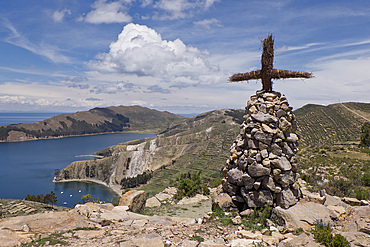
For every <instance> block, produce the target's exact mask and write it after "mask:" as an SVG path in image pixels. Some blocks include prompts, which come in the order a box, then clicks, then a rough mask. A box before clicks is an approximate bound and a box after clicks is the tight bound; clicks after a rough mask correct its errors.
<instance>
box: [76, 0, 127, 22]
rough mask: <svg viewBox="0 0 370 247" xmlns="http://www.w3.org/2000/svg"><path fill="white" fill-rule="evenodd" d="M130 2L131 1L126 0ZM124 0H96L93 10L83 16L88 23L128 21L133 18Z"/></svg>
mask: <svg viewBox="0 0 370 247" xmlns="http://www.w3.org/2000/svg"><path fill="white" fill-rule="evenodd" d="M124 2H126V3H130V2H131V1H129V0H127V1H124ZM124 2H123V1H113V2H108V3H107V2H106V0H96V2H95V3H93V5H92V8H93V10H92V11H91V12H89V13H87V14H86V16H84V17H81V18H80V20H81V19H82V20H84V21H85V22H88V23H93V24H101V23H106V24H108V23H127V22H130V21H131V20H132V17H131V16H130V15H129V14H128V13H127V7H125V6H124Z"/></svg>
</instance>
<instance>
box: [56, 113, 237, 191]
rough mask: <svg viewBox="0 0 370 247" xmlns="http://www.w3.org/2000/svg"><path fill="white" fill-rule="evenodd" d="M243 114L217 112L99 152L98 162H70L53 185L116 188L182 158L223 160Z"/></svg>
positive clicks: (218, 165) (96, 160) (216, 168)
mask: <svg viewBox="0 0 370 247" xmlns="http://www.w3.org/2000/svg"><path fill="white" fill-rule="evenodd" d="M242 114H243V113H242V112H241V111H240V112H239V111H233V110H217V111H213V112H209V113H205V114H201V115H199V116H196V117H193V118H190V119H186V120H184V121H182V122H180V123H178V124H176V125H174V126H173V127H172V128H168V129H167V130H166V131H164V132H162V133H161V134H159V135H157V136H156V137H155V138H147V139H143V140H136V141H130V142H126V143H122V144H119V145H115V146H112V147H109V148H106V149H104V150H102V151H99V152H97V153H96V155H99V156H102V157H103V158H101V159H95V160H90V161H77V162H73V163H72V164H70V165H69V166H67V167H66V168H64V169H63V170H62V171H61V172H60V174H59V175H58V176H56V178H55V181H56V182H59V181H68V180H71V179H87V180H92V181H94V180H95V181H99V182H104V183H105V184H106V185H108V186H109V187H111V188H117V187H118V186H119V185H121V182H122V179H124V178H132V177H136V176H137V175H139V174H142V173H143V172H145V171H154V170H157V169H159V168H161V167H165V166H171V165H172V164H174V163H175V162H177V161H178V160H179V159H181V157H182V156H183V155H184V154H188V153H197V154H200V153H202V154H203V155H204V154H205V153H206V154H208V155H213V156H215V157H218V156H222V157H223V158H224V157H226V155H227V151H226V150H227V149H228V148H227V146H228V143H229V140H228V139H230V141H231V139H232V138H233V137H234V136H235V134H236V132H237V126H238V124H239V123H240V116H239V115H241V116H242ZM226 137H228V138H226ZM225 140H226V141H225ZM223 151H224V153H223ZM221 166H222V162H220V164H217V165H216V164H215V165H214V167H213V168H210V169H209V170H211V171H212V170H216V173H218V172H219V170H220V168H221Z"/></svg>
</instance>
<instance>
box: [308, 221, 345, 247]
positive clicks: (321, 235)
mask: <svg viewBox="0 0 370 247" xmlns="http://www.w3.org/2000/svg"><path fill="white" fill-rule="evenodd" d="M313 238H314V239H315V240H316V241H317V242H319V243H321V244H323V245H325V246H326V247H350V246H351V245H350V243H349V242H348V241H347V239H346V238H345V237H343V236H342V235H340V234H335V236H334V237H333V235H332V229H331V227H330V225H329V224H324V223H323V222H322V220H320V221H318V222H316V224H315V229H313Z"/></svg>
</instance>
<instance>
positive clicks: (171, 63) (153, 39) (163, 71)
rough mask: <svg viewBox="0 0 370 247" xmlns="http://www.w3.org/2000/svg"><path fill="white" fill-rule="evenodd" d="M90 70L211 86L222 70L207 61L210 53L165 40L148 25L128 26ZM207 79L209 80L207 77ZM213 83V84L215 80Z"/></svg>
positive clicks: (176, 41)
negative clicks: (184, 80) (182, 80)
mask: <svg viewBox="0 0 370 247" xmlns="http://www.w3.org/2000/svg"><path fill="white" fill-rule="evenodd" d="M88 65H89V67H90V68H92V69H95V70H97V71H99V72H103V73H104V72H110V73H119V74H131V75H136V76H138V77H143V76H148V77H154V78H156V79H157V80H158V81H161V82H167V83H172V82H177V83H178V82H179V81H178V80H179V79H180V81H181V78H185V79H186V83H192V84H198V83H210V82H211V81H210V79H211V78H209V75H211V76H212V80H214V79H215V78H214V77H215V76H216V77H217V75H218V73H220V72H219V69H218V68H217V67H215V66H211V65H210V63H209V62H208V53H207V52H206V51H200V50H198V49H197V48H194V47H191V46H186V45H185V44H184V43H183V42H182V41H181V40H180V39H176V40H175V41H167V40H163V39H162V37H161V35H160V34H158V33H157V32H156V31H155V30H153V29H151V28H148V27H147V26H143V25H137V24H132V23H131V24H128V25H126V26H125V27H124V28H123V31H122V32H121V34H119V36H118V40H117V41H116V42H113V43H111V44H110V50H109V52H108V53H101V54H99V55H98V56H97V60H93V61H90V62H89V63H88ZM207 77H208V78H207ZM212 82H214V81H212Z"/></svg>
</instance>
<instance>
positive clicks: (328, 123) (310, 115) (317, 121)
mask: <svg viewBox="0 0 370 247" xmlns="http://www.w3.org/2000/svg"><path fill="white" fill-rule="evenodd" d="M294 114H295V115H296V118H297V122H298V130H297V133H298V134H299V135H300V137H301V139H300V144H303V145H327V144H333V143H337V142H343V141H357V140H359V137H360V128H361V126H362V125H363V124H364V123H365V122H367V121H370V104H369V103H352V102H349V103H338V104H333V105H328V106H321V105H313V104H309V105H305V106H303V107H302V108H299V109H297V110H295V111H294Z"/></svg>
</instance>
